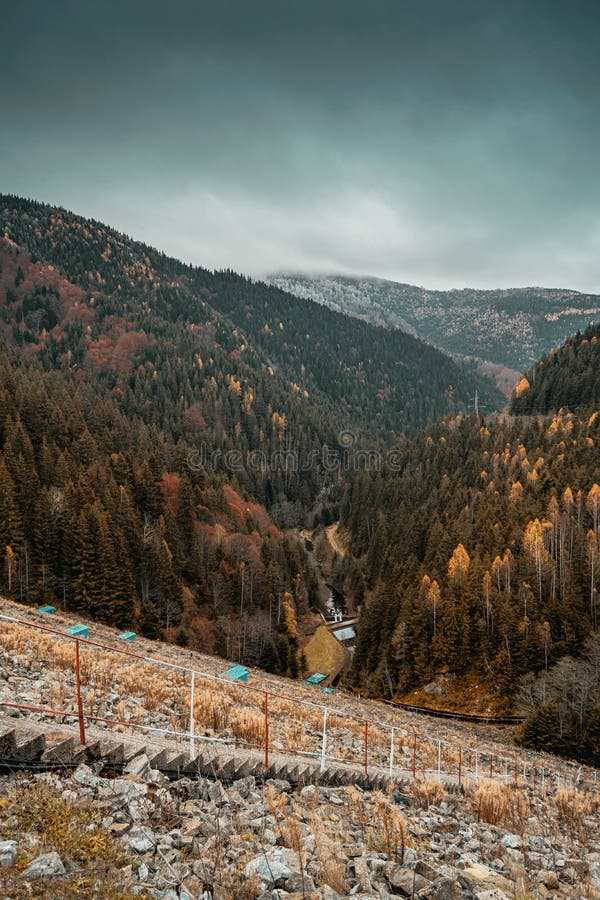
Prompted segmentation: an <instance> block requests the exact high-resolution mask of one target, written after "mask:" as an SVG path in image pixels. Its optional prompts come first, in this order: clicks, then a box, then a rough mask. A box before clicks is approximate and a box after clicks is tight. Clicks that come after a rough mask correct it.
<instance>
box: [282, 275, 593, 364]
mask: <svg viewBox="0 0 600 900" xmlns="http://www.w3.org/2000/svg"><path fill="white" fill-rule="evenodd" d="M268 281H269V282H270V283H271V284H274V285H277V286H278V287H280V288H282V289H283V290H287V291H290V292H291V293H294V294H297V295H298V296H301V297H310V298H312V299H313V300H316V301H317V302H319V303H323V304H324V305H325V306H327V307H329V308H330V309H335V310H338V311H339V312H344V313H348V314H350V315H353V316H357V317H359V318H361V319H364V320H365V321H367V322H374V323H377V324H381V325H387V326H388V327H390V326H391V327H393V328H400V329H402V330H404V331H407V332H409V333H410V334H413V335H416V336H418V337H420V338H423V339H424V340H427V341H431V343H433V344H435V345H436V346H437V347H441V348H442V349H444V350H446V351H447V352H448V353H452V354H455V355H457V356H459V357H477V358H479V359H481V360H484V361H486V362H491V363H495V364H497V365H500V366H503V367H508V368H509V369H511V370H516V371H522V370H523V369H525V368H527V367H528V366H530V365H531V364H532V363H534V362H535V361H537V360H538V359H539V358H540V357H541V356H543V355H544V354H545V353H548V352H549V351H550V350H551V349H552V348H553V347H556V346H557V345H558V344H561V343H562V342H563V341H564V340H565V339H566V338H567V337H568V335H570V334H574V333H575V332H576V331H578V330H582V329H584V328H586V326H587V325H589V324H590V323H591V322H594V321H597V320H598V319H600V296H598V295H596V294H580V293H579V292H578V291H571V290H560V289H552V288H539V287H527V288H510V289H507V290H476V289H473V288H465V289H463V290H450V291H436V290H429V289H426V288H422V287H416V286H415V285H411V284H399V283H397V282H394V281H385V280H383V279H378V278H353V277H344V276H336V275H321V276H302V275H288V274H278V275H273V276H270V277H269V279H268Z"/></svg>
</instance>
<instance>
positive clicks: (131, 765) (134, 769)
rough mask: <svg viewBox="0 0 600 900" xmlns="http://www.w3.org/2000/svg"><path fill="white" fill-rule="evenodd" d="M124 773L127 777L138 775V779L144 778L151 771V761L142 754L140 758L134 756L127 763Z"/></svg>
mask: <svg viewBox="0 0 600 900" xmlns="http://www.w3.org/2000/svg"><path fill="white" fill-rule="evenodd" d="M124 771H125V775H137V777H138V778H143V777H144V775H146V774H147V772H149V771H150V760H149V759H148V757H147V756H146V754H145V753H140V755H139V756H134V757H133V759H132V760H130V761H129V762H128V763H127V765H126V766H125V770H124Z"/></svg>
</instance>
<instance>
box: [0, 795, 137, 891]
mask: <svg viewBox="0 0 600 900" xmlns="http://www.w3.org/2000/svg"><path fill="white" fill-rule="evenodd" d="M2 800H3V802H2V803H1V804H0V833H1V834H2V837H3V839H5V840H10V839H14V840H17V841H18V842H19V846H20V848H21V852H20V855H19V857H18V858H17V864H16V866H14V867H13V868H10V869H0V894H1V895H2V896H7V897H10V898H12V900H21V898H23V900H24V898H34V900H42V898H47V897H49V896H52V898H53V900H67V898H69V900H71V898H73V897H92V896H99V897H100V896H110V897H111V900H113V898H114V900H134V898H135V897H140V896H141V897H142V898H148V897H149V895H148V894H147V893H146V892H142V894H141V895H140V894H138V893H137V892H136V893H135V894H134V893H133V891H132V890H130V889H129V887H130V885H129V881H130V878H128V876H127V870H126V869H125V868H124V867H126V866H127V864H128V863H129V862H131V861H132V860H131V858H130V856H129V855H128V854H127V853H125V852H124V850H123V849H122V848H121V847H120V845H119V844H118V843H117V842H116V841H115V839H114V838H113V837H112V836H111V835H110V834H109V832H108V831H107V830H106V829H105V828H103V827H102V825H101V814H100V813H99V812H98V811H97V810H95V809H93V807H92V806H91V805H89V804H87V803H84V802H78V803H76V802H74V801H72V800H70V799H66V798H65V797H64V796H63V795H62V794H61V793H60V792H59V791H58V790H57V789H55V788H53V787H51V786H50V785H49V784H47V783H45V782H43V781H37V782H36V781H19V782H18V783H17V784H15V785H14V786H12V787H11V788H10V789H9V790H8V792H7V794H6V796H5V797H4V798H2ZM24 834H27V835H28V841H27V842H25V841H24V840H23V835H24ZM25 847H28V849H27V850H24V849H23V848H25ZM49 850H56V851H57V852H58V853H59V855H60V857H61V859H62V860H63V863H64V866H65V869H66V870H67V875H66V877H64V878H57V877H55V878H52V879H51V884H50V882H49V881H48V880H47V879H46V880H44V881H41V882H29V881H26V880H25V879H23V877H22V874H21V873H22V872H23V870H24V869H25V868H26V866H27V865H28V864H29V863H30V862H31V860H32V859H34V858H35V857H36V856H39V855H40V854H41V853H44V852H48V851H49ZM131 886H132V887H133V885H131Z"/></svg>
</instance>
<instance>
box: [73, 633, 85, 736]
mask: <svg viewBox="0 0 600 900" xmlns="http://www.w3.org/2000/svg"><path fill="white" fill-rule="evenodd" d="M75 683H76V685H77V713H78V717H79V743H80V744H81V746H82V747H85V720H84V718H83V700H82V699H81V666H80V662H79V641H78V640H77V639H76V640H75Z"/></svg>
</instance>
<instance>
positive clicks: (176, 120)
mask: <svg viewBox="0 0 600 900" xmlns="http://www.w3.org/2000/svg"><path fill="white" fill-rule="evenodd" d="M10 7H12V8H10ZM10 7H9V5H8V4H5V5H4V7H3V12H2V24H1V26H0V27H1V30H2V32H3V37H2V53H1V55H0V59H1V61H2V81H1V87H0V107H1V117H0V190H1V191H3V192H12V193H18V194H22V195H26V196H30V197H34V198H36V199H40V200H44V201H47V202H49V203H53V204H57V205H62V206H66V207H68V208H70V209H72V210H74V211H75V212H78V213H81V214H83V215H86V216H93V217H95V218H98V219H101V220H102V221H105V222H106V223H108V224H110V225H113V226H115V227H117V228H118V229H120V230H122V231H126V232H127V233H129V234H131V235H133V236H134V237H137V238H140V239H142V240H145V241H147V242H149V243H151V244H153V245H155V246H157V247H159V248H160V249H163V250H165V251H167V252H169V253H171V254H173V255H175V256H178V257H181V258H183V259H185V260H188V261H189V260H191V261H193V262H195V263H198V264H202V265H204V266H207V267H209V268H213V267H214V268H221V267H231V268H234V269H237V270H239V271H243V272H246V273H249V274H253V275H260V274H264V273H266V272H269V271H274V270H293V271H326V272H344V273H353V272H354V273H359V274H370V275H379V276H382V277H387V278H393V279H395V280H398V281H408V282H413V283H417V284H422V285H425V286H430V287H441V288H444V287H461V286H466V285H469V286H479V287H494V286H511V285H512V286H514V285H524V284H543V285H548V286H560V287H573V288H576V289H579V290H586V291H597V292H600V177H599V174H600V173H599V169H600V166H599V160H600V0H590V2H582V0H561V2H555V0H498V2H496V0H277V2H275V0H219V2H212V0H211V2H206V0H190V2H182V0H170V2H160V3H159V2H156V0H141V2H133V0H119V2H112V0H97V2H91V0H75V2H68V0H43V2H39V0H36V2H31V0H19V2H18V3H13V4H11V5H10Z"/></svg>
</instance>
